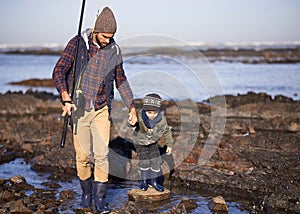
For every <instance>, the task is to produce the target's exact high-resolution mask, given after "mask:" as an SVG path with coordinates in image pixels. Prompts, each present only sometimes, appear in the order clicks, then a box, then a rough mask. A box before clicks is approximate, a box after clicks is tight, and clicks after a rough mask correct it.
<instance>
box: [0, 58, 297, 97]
mask: <svg viewBox="0 0 300 214" xmlns="http://www.w3.org/2000/svg"><path fill="white" fill-rule="evenodd" d="M58 58H59V56H47V55H42V56H36V55H7V54H1V53H0V79H1V81H0V93H6V92H7V91H9V90H10V91H20V90H21V91H23V92H25V91H26V90H28V89H29V88H31V87H26V86H17V85H9V84H8V83H9V82H15V81H21V80H26V79H31V78H39V79H44V78H47V79H49V78H52V70H53V67H54V66H55V63H56V61H57V60H58ZM124 68H125V70H126V74H127V77H128V80H129V83H130V85H131V87H132V89H133V93H134V96H135V98H141V97H143V96H144V94H145V93H146V92H147V91H151V90H155V91H157V92H160V93H161V94H162V96H163V98H165V99H166V98H168V99H174V100H182V99H192V100H194V101H200V102H201V101H203V100H206V99H207V98H209V97H212V96H215V95H223V94H226V95H227V94H229V95H237V94H246V93H247V92H249V91H253V92H256V93H260V92H265V93H268V94H270V95H271V96H272V97H274V96H275V95H284V96H288V97H291V98H293V99H295V100H299V99H300V84H299V81H300V63H294V64H244V63H239V62H230V63H229V62H214V63H208V61H206V60H205V59H203V60H199V59H197V60H195V59H191V58H184V57H182V58H170V57H166V56H145V55H141V56H134V57H128V58H125V59H124ZM33 90H38V91H47V92H51V93H55V94H57V91H56V89H54V88H33ZM115 94H116V98H117V99H120V98H119V94H118V92H116V93H115Z"/></svg>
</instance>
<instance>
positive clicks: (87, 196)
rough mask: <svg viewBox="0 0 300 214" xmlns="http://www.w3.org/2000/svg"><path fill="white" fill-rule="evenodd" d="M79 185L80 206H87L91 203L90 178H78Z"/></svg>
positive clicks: (91, 185)
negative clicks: (80, 194)
mask: <svg viewBox="0 0 300 214" xmlns="http://www.w3.org/2000/svg"><path fill="white" fill-rule="evenodd" d="M80 186H81V189H82V196H81V202H80V206H82V207H83V208H89V207H91V205H92V193H93V181H92V178H88V179H86V180H80Z"/></svg>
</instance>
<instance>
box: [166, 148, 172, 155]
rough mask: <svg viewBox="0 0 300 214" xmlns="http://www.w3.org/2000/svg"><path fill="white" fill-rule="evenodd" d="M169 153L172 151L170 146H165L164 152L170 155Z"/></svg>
mask: <svg viewBox="0 0 300 214" xmlns="http://www.w3.org/2000/svg"><path fill="white" fill-rule="evenodd" d="M171 153H172V148H171V147H167V150H166V154H167V155H170V154H171Z"/></svg>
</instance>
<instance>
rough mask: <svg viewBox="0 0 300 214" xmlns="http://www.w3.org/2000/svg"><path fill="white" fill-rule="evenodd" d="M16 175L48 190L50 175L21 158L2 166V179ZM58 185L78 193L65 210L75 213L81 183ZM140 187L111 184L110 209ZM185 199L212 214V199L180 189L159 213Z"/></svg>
mask: <svg viewBox="0 0 300 214" xmlns="http://www.w3.org/2000/svg"><path fill="white" fill-rule="evenodd" d="M14 175H21V176H23V177H25V179H26V182H27V183H28V184H31V185H33V186H34V187H36V188H42V189H43V188H45V189H46V187H44V186H43V185H42V183H43V182H47V181H49V180H48V179H47V177H48V176H49V174H47V173H45V174H41V173H36V172H35V171H33V170H31V169H30V165H29V164H26V162H25V161H24V160H23V159H21V158H18V159H16V160H14V161H11V162H9V163H5V164H2V165H0V178H5V179H8V178H10V177H12V176H14ZM57 183H58V184H60V185H61V188H59V189H58V191H59V192H60V191H62V190H72V191H74V192H75V193H76V194H75V198H74V199H73V200H72V201H70V203H68V204H69V209H68V210H65V212H70V213H72V212H73V211H72V209H73V208H75V207H76V206H77V205H78V204H79V202H80V194H81V189H80V184H79V181H78V179H77V178H74V179H73V180H72V181H71V182H57ZM138 185H139V183H137V182H130V181H129V182H121V183H111V184H109V189H108V192H107V202H108V204H109V207H111V208H112V209H117V208H120V207H122V206H123V205H124V204H125V203H126V202H127V201H128V197H127V192H128V191H129V190H130V189H131V188H137V187H138ZM174 189H175V188H174ZM27 194H28V195H30V192H27ZM183 197H185V198H190V199H193V200H194V201H195V202H196V203H197V205H198V207H197V208H196V209H195V210H193V211H192V212H191V213H193V214H198V213H203V214H205V213H212V212H211V211H210V210H209V208H208V206H207V204H208V201H209V199H210V197H204V196H201V195H199V194H198V193H197V192H192V191H190V190H186V189H180V188H176V189H175V190H174V191H173V190H172V191H171V200H170V201H168V202H166V203H165V204H162V205H160V206H159V208H158V210H157V211H158V212H165V211H168V210H170V209H171V208H172V207H174V206H176V205H177V204H178V203H180V201H181V199H182V198H183ZM227 206H228V209H229V211H228V213H233V214H242V213H243V214H246V213H249V212H248V211H244V210H242V207H241V205H240V204H239V203H236V202H227Z"/></svg>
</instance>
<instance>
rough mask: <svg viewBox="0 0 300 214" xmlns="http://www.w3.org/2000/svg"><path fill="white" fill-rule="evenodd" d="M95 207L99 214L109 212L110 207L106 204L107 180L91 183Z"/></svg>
mask: <svg viewBox="0 0 300 214" xmlns="http://www.w3.org/2000/svg"><path fill="white" fill-rule="evenodd" d="M93 190H94V201H95V207H96V209H97V212H98V213H99V214H105V213H110V211H111V210H110V209H109V208H108V207H107V206H106V192H107V182H104V183H103V182H97V181H94V183H93Z"/></svg>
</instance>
